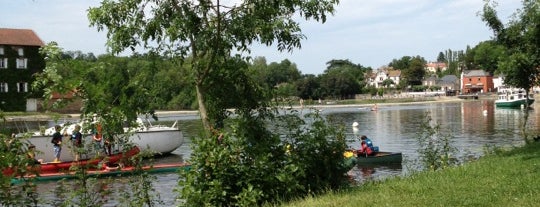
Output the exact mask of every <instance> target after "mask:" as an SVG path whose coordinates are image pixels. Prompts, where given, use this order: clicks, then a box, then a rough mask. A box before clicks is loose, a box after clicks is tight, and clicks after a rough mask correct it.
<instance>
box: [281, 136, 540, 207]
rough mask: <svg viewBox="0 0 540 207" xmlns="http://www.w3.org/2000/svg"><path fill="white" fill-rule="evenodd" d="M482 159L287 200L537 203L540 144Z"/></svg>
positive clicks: (342, 206) (296, 206) (343, 205)
mask: <svg viewBox="0 0 540 207" xmlns="http://www.w3.org/2000/svg"><path fill="white" fill-rule="evenodd" d="M486 153H487V155H486V156H484V157H482V158H480V159H479V160H476V161H473V162H470V163H466V164H464V165H462V166H457V167H451V168H446V169H444V170H439V171H425V172H418V173H415V174H413V175H410V176H406V177H395V178H389V179H386V180H383V181H372V182H368V183H364V184H362V185H361V186H358V187H352V188H351V189H347V190H345V191H342V192H330V193H328V194H325V195H320V196H316V197H310V198H307V199H304V200H299V201H296V202H292V203H288V204H285V205H283V206H286V207H304V206H305V207H308V206H309V207H312V206H336V207H347V206H351V207H352V206H399V207H405V206H538V205H539V204H540V142H534V143H532V144H529V145H526V146H523V147H518V148H514V149H508V150H502V149H495V150H492V151H490V152H486Z"/></svg>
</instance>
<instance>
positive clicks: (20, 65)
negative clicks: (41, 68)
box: [17, 58, 28, 69]
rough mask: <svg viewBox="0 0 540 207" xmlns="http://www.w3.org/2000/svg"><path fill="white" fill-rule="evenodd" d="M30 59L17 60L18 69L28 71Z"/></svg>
mask: <svg viewBox="0 0 540 207" xmlns="http://www.w3.org/2000/svg"><path fill="white" fill-rule="evenodd" d="M27 63H28V59H26V58H17V68H19V69H26V66H27Z"/></svg>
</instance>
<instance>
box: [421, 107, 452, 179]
mask: <svg viewBox="0 0 540 207" xmlns="http://www.w3.org/2000/svg"><path fill="white" fill-rule="evenodd" d="M431 122H432V118H431V116H430V115H429V113H427V114H426V116H425V120H424V121H423V122H422V125H421V126H420V130H419V131H418V133H417V134H416V140H417V141H418V146H419V147H418V154H419V156H420V160H421V161H422V165H423V167H424V168H426V169H430V170H438V169H442V168H446V167H449V166H452V165H454V164H456V162H457V161H456V159H455V157H454V156H453V154H454V153H455V152H456V151H457V149H456V148H455V147H454V146H453V142H452V138H453V137H452V135H451V134H445V133H443V132H442V131H441V125H440V124H435V125H433V126H432V123H431Z"/></svg>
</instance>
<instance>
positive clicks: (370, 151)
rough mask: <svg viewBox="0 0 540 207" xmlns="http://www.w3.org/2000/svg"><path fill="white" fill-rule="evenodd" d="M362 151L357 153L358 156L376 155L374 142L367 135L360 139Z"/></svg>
mask: <svg viewBox="0 0 540 207" xmlns="http://www.w3.org/2000/svg"><path fill="white" fill-rule="evenodd" d="M360 141H361V143H360V149H359V150H358V152H357V155H358V156H366V157H367V156H372V155H375V149H374V147H373V142H371V140H370V139H369V138H367V136H366V135H362V136H361V137H360Z"/></svg>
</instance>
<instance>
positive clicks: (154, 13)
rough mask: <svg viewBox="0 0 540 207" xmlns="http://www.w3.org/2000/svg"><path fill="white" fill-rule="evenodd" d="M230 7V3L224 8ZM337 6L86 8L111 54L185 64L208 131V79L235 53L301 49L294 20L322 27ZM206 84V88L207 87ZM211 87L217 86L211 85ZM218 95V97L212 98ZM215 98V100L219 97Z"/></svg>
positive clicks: (211, 1)
mask: <svg viewBox="0 0 540 207" xmlns="http://www.w3.org/2000/svg"><path fill="white" fill-rule="evenodd" d="M225 2H228V3H225ZM338 2H339V0H274V1H261V0H245V1H241V2H236V3H230V2H229V1H220V0H166V1H153V0H135V1H127V0H125V1H122V0H104V1H103V2H102V3H101V5H100V6H99V7H97V8H90V10H89V14H88V17H89V19H90V24H91V25H92V26H96V27H97V28H98V30H106V31H107V36H108V46H109V47H110V49H111V51H112V52H113V53H118V52H121V51H123V50H125V49H127V48H132V49H134V48H135V47H137V46H143V47H145V48H151V49H155V50H159V51H165V52H167V54H171V55H174V56H179V57H187V56H190V57H191V58H190V59H189V60H187V61H189V62H188V65H189V66H190V67H191V70H190V71H191V73H192V77H194V83H195V89H196V94H197V100H198V104H199V111H200V114H201V118H202V120H203V124H204V126H205V127H206V128H207V129H210V127H211V123H210V121H209V117H208V114H207V108H206V107H207V106H206V99H208V98H209V97H215V96H209V95H208V92H209V87H214V86H215V85H213V84H207V83H208V82H210V83H211V82H213V81H207V79H209V78H211V77H215V76H212V75H211V74H213V73H222V72H224V71H223V70H229V69H231V68H222V67H221V66H222V65H223V64H225V63H226V62H227V59H228V58H229V57H230V56H231V55H232V53H234V52H238V53H240V54H239V55H242V54H243V53H244V52H248V53H249V52H250V46H251V44H253V43H254V42H259V43H262V44H266V45H272V44H274V43H276V44H277V48H278V50H279V51H291V50H293V49H294V48H299V47H300V46H301V44H300V41H301V40H302V39H303V38H304V35H303V34H302V33H301V29H300V26H299V23H298V22H297V21H296V20H295V19H294V18H293V16H295V15H298V16H300V17H303V18H305V19H308V20H310V19H313V20H316V21H321V22H325V21H326V18H327V16H328V15H329V14H332V13H333V12H334V5H336V4H337V3H338ZM205 82H207V83H206V84H205ZM214 82H215V81H214ZM212 95H219V94H212ZM218 97H219V96H218Z"/></svg>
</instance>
